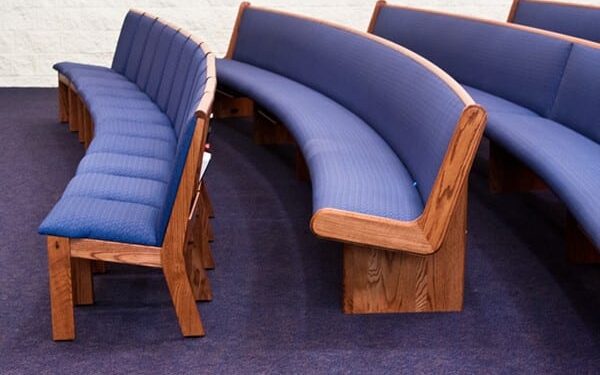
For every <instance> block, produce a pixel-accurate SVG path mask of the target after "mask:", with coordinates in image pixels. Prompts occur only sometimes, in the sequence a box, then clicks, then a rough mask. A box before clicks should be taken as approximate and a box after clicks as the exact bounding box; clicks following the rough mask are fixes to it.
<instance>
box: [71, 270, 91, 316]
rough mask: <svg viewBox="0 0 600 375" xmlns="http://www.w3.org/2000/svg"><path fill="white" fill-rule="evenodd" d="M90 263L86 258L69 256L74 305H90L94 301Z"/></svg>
mask: <svg viewBox="0 0 600 375" xmlns="http://www.w3.org/2000/svg"><path fill="white" fill-rule="evenodd" d="M91 263H92V262H91V261H90V260H88V259H79V258H71V283H72V290H73V303H74V304H75V305H92V304H93V303H94V281H93V277H92V265H91Z"/></svg>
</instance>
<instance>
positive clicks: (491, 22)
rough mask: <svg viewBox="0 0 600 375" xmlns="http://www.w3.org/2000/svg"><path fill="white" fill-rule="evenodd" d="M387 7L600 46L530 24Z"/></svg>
mask: <svg viewBox="0 0 600 375" xmlns="http://www.w3.org/2000/svg"><path fill="white" fill-rule="evenodd" d="M385 7H392V8H400V9H408V10H412V11H416V12H423V13H428V14H438V15H441V16H446V17H452V18H457V19H464V20H469V21H474V22H479V23H484V24H488V25H495V26H500V27H505V28H510V29H515V30H522V31H525V32H528V33H533V34H539V35H545V36H547V37H549V38H554V39H560V40H564V41H567V42H570V43H575V44H580V45H584V46H588V47H591V48H600V43H595V42H592V41H589V40H586V39H581V38H577V37H574V36H570V35H565V34H560V33H557V32H553V31H548V30H543V29H538V28H535V27H529V26H524V25H519V24H516V23H508V22H501V21H495V20H490V19H484V18H477V17H471V16H465V15H459V14H452V13H448V12H440V11H435V10H429V9H422V8H416V7H409V6H404V5H391V4H386V5H385Z"/></svg>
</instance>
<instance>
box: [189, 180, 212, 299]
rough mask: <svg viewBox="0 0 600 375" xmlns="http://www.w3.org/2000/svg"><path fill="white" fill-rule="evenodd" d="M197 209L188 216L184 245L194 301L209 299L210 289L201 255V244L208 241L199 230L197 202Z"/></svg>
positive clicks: (198, 195) (199, 218)
mask: <svg viewBox="0 0 600 375" xmlns="http://www.w3.org/2000/svg"><path fill="white" fill-rule="evenodd" d="M196 197H197V199H196V201H199V200H200V199H199V198H200V193H199V192H198V194H197V196H196ZM196 207H198V209H196V210H195V211H194V212H193V215H191V217H190V222H189V223H188V227H187V231H188V233H187V245H186V253H185V260H186V267H187V273H188V278H189V280H190V285H191V287H192V293H193V294H194V298H195V299H196V301H211V300H212V290H211V287H210V281H209V279H208V276H207V274H206V271H205V268H206V267H205V266H204V262H203V256H202V250H203V249H202V244H203V243H204V242H206V243H208V240H207V239H206V235H205V233H202V231H201V229H202V228H201V224H200V221H201V217H202V216H203V213H202V212H201V210H200V209H199V204H198V205H196Z"/></svg>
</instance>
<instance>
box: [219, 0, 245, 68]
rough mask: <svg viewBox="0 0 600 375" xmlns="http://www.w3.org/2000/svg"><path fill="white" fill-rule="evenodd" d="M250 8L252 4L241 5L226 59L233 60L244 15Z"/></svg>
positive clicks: (243, 3)
mask: <svg viewBox="0 0 600 375" xmlns="http://www.w3.org/2000/svg"><path fill="white" fill-rule="evenodd" d="M249 6H250V3H249V2H247V1H243V2H242V3H240V8H239V10H238V14H237V17H236V19H235V25H234V26H233V32H232V33H231V39H230V40H229V47H228V48H227V53H226V54H225V58H226V59H232V58H233V55H234V54H235V46H236V43H237V38H238V34H239V29H240V23H241V22H242V17H243V15H244V11H245V10H246V8H248V7H249Z"/></svg>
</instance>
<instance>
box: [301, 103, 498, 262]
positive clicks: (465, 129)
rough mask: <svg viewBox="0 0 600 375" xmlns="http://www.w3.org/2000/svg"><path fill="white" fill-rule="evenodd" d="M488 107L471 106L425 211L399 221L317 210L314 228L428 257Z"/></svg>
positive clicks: (478, 138)
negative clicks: (413, 217)
mask: <svg viewBox="0 0 600 375" xmlns="http://www.w3.org/2000/svg"><path fill="white" fill-rule="evenodd" d="M486 117H487V116H486V114H485V111H484V110H483V109H482V108H481V107H479V106H477V105H472V106H468V107H467V108H466V109H465V111H464V112H463V115H462V116H461V118H460V120H459V123H458V124H457V128H456V131H455V132H454V135H453V136H452V139H451V140H450V143H449V147H448V151H447V153H446V155H445V157H444V160H443V162H442V165H441V167H440V172H439V174H438V177H437V179H436V181H435V183H434V185H433V189H432V191H431V194H430V197H429V199H428V200H427V203H426V205H425V210H424V212H423V214H422V215H421V216H420V217H419V218H417V219H416V220H413V221H399V220H393V219H387V218H383V217H378V216H372V215H366V214H361V213H356V212H349V211H342V210H337V209H331V208H323V209H320V210H318V211H317V212H316V213H315V214H314V215H313V217H312V220H311V229H312V231H313V232H314V233H315V234H317V235H318V236H320V237H323V238H328V239H332V240H337V241H342V242H346V243H351V244H359V245H362V246H366V247H376V248H381V249H388V250H396V251H404V252H408V253H414V254H421V255H430V254H433V253H435V252H436V251H438V250H439V248H440V246H441V244H442V241H443V239H444V238H445V235H446V232H447V230H448V227H449V225H450V219H451V217H452V214H453V212H454V210H455V207H456V206H457V204H458V201H459V198H460V192H461V191H462V190H463V188H464V186H466V184H467V179H468V176H469V172H470V169H471V166H472V164H473V159H474V158H475V153H476V152H477V148H478V147H479V143H480V141H481V138H482V136H483V130H484V128H485V122H486Z"/></svg>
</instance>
